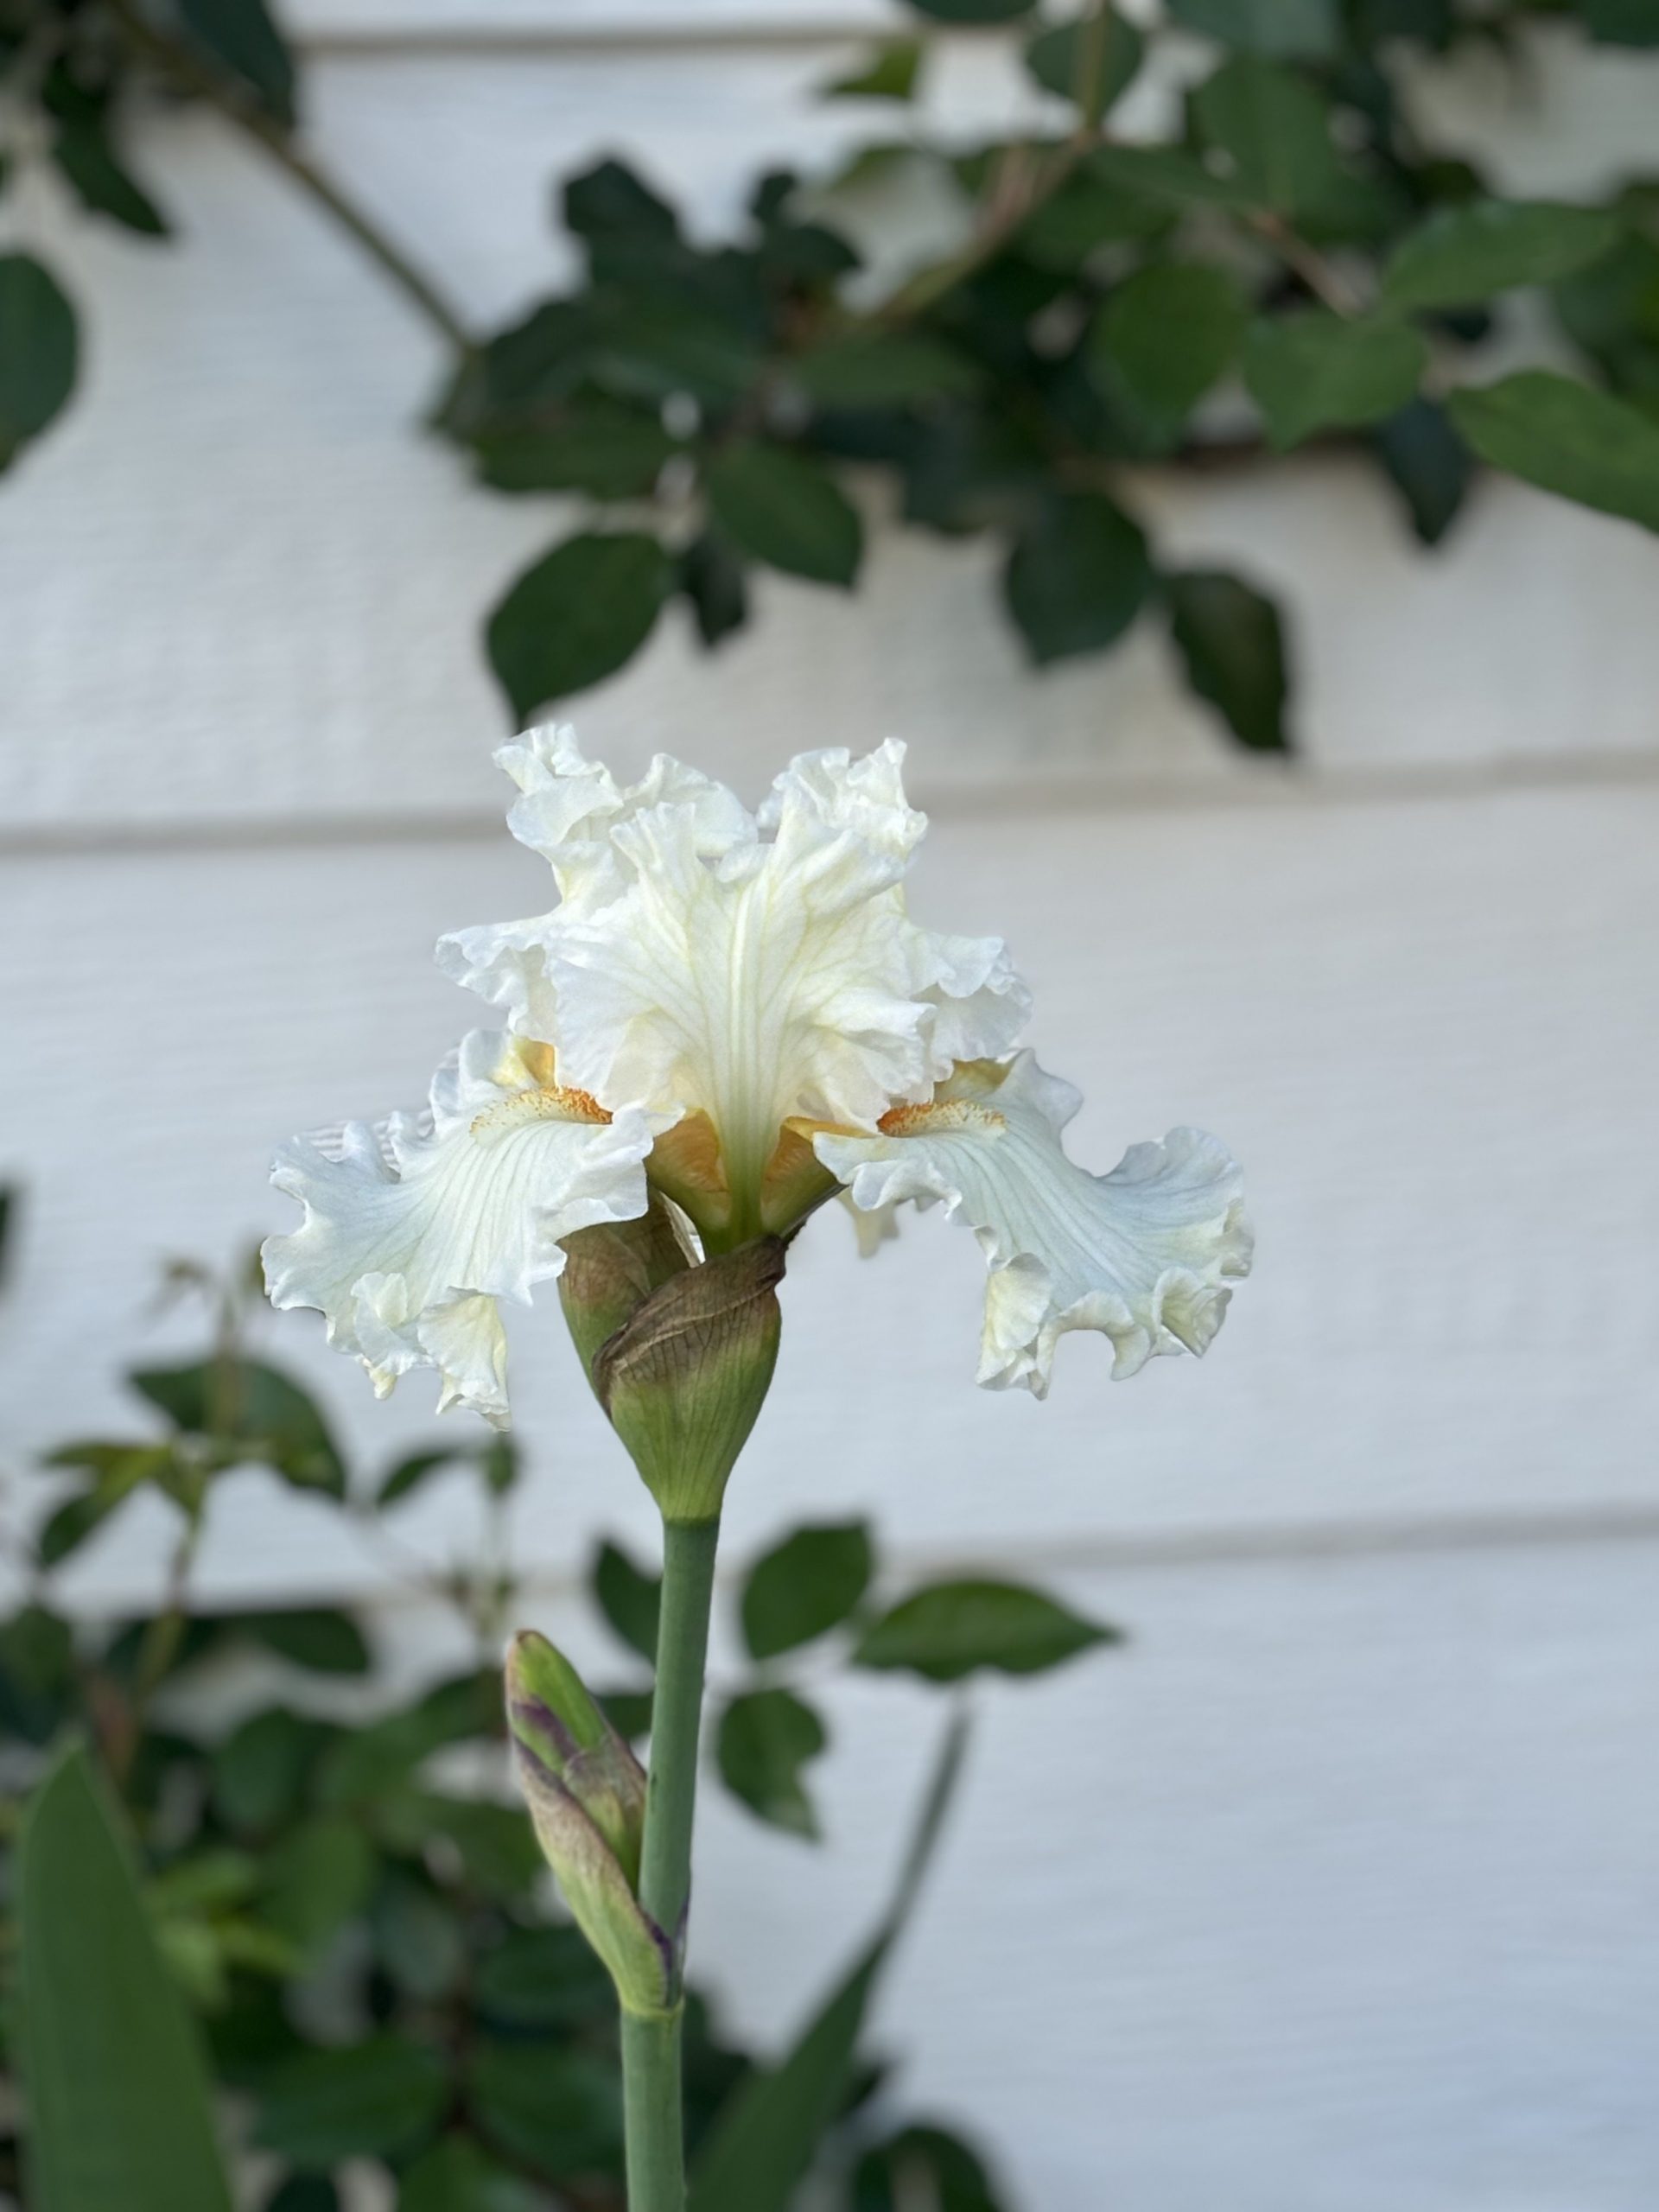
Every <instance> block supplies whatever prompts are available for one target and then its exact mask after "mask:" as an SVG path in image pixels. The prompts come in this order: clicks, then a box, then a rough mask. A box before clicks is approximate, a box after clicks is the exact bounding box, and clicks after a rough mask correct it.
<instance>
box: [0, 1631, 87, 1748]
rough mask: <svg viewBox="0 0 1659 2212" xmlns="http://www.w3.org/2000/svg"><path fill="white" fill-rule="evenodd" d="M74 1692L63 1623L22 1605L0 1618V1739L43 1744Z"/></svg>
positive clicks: (60, 1723) (70, 1646)
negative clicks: (8, 1616) (8, 1738)
mask: <svg viewBox="0 0 1659 2212" xmlns="http://www.w3.org/2000/svg"><path fill="white" fill-rule="evenodd" d="M74 1694H75V1647H74V1639H73V1637H72V1636H71V1634H70V1632H69V1624H68V1622H67V1621H65V1620H60V1618H58V1616H57V1614H55V1613H49V1612H48V1611H47V1610H46V1608H45V1607H44V1606H43V1605H24V1606H22V1608H21V1609H20V1610H19V1611H17V1612H15V1613H13V1614H12V1615H11V1617H10V1619H8V1620H6V1621H3V1622H0V1738H3V1737H7V1736H10V1737H16V1738H22V1741H23V1742H24V1743H26V1744H49V1743H50V1742H51V1740H52V1738H53V1737H54V1735H56V1733H57V1732H58V1730H59V1729H60V1727H61V1726H63V1723H64V1721H65V1720H66V1719H67V1718H68V1715H69V1712H70V1709H71V1704H72V1701H73V1697H74Z"/></svg>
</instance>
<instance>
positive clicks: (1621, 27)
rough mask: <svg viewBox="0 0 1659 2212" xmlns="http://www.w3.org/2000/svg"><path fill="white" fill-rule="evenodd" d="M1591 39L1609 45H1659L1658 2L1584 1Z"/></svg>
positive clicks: (1645, 0)
mask: <svg viewBox="0 0 1659 2212" xmlns="http://www.w3.org/2000/svg"><path fill="white" fill-rule="evenodd" d="M1582 4H1583V10H1584V19H1585V22H1586V23H1587V24H1588V26H1589V29H1590V35H1591V37H1592V38H1594V39H1599V40H1600V41H1602V42H1603V44H1604V45H1607V46H1659V0H1582Z"/></svg>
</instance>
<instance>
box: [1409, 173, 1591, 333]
mask: <svg viewBox="0 0 1659 2212" xmlns="http://www.w3.org/2000/svg"><path fill="white" fill-rule="evenodd" d="M1618 235H1619V223H1618V216H1617V215H1614V214H1612V213H1610V212H1609V211H1608V210H1607V209H1605V208H1602V207H1560V206H1557V205H1555V204H1554V203H1552V202H1550V201H1548V200H1469V201H1466V202H1465V204H1464V205H1463V206H1461V207H1439V208H1436V210H1435V211H1434V213H1433V214H1432V215H1431V216H1429V218H1428V219H1427V221H1426V222H1424V223H1423V224H1421V226H1420V227H1419V228H1418V229H1416V230H1414V231H1413V232H1412V233H1411V234H1410V236H1409V237H1408V238H1402V240H1401V242H1400V244H1399V245H1397V246H1396V247H1395V250H1394V252H1393V254H1392V255H1391V257H1389V265H1388V268H1387V270H1386V271H1385V272H1384V275H1383V302H1384V304H1385V305H1387V306H1389V307H1391V308H1455V307H1462V306H1464V305H1465V304H1466V303H1467V302H1471V301H1475V300H1490V299H1491V298H1492V297H1493V296H1494V295H1495V294H1497V293H1498V292H1507V291H1510V290H1512V289H1514V287H1515V286H1516V285H1518V284H1553V283H1555V282H1556V281H1557V279H1558V278H1560V277H1570V276H1571V275H1572V274H1573V271H1574V270H1578V269H1582V268H1584V267H1586V265H1587V264H1589V263H1591V262H1592V261H1595V260H1598V259H1599V257H1601V256H1602V255H1603V254H1604V253H1605V252H1606V251H1608V249H1609V247H1611V245H1614V244H1615V243H1616V242H1617V240H1618Z"/></svg>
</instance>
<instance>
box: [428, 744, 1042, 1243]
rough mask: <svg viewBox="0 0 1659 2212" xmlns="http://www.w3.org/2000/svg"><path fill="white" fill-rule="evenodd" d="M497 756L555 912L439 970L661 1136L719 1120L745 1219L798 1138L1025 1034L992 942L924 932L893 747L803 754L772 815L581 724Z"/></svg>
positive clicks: (1016, 994) (912, 834) (460, 947)
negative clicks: (642, 767)
mask: <svg viewBox="0 0 1659 2212" xmlns="http://www.w3.org/2000/svg"><path fill="white" fill-rule="evenodd" d="M501 758H502V760H503V763H504V765H505V766H507V768H508V769H509V772H511V773H512V776H513V778H514V779H515V781H517V782H518V785H519V787H520V791H521V792H522V793H523V796H522V797H521V798H520V800H519V802H518V804H517V805H516V806H515V808H514V810H513V826H514V829H515V831H516V832H517V834H518V835H519V836H522V837H524V839H525V841H526V842H530V843H532V844H534V845H535V846H536V848H537V850H539V851H542V852H543V853H544V854H545V855H546V856H547V858H548V859H549V861H550V863H551V864H552V866H553V868H554V872H555V874H556V878H557V880H558V882H559V887H560V890H561V892H562V893H563V899H562V903H561V904H560V906H557V907H556V909H555V910H554V912H551V913H550V914H548V915H546V916H544V917H543V918H541V919H540V920H539V921H537V922H531V923H518V924H513V925H509V927H508V928H506V929H505V930H501V931H493V932H486V931H467V932H463V933H462V934H461V935H460V936H458V937H456V938H451V939H449V940H448V942H447V944H446V946H445V947H444V948H443V950H442V953H441V957H442V959H443V961H444V963H445V965H446V966H447V967H448V969H449V972H450V973H452V974H454V975H456V976H459V977H460V979H461V980H462V981H464V982H467V983H469V984H471V985H472V987H473V988H475V989H479V990H480V991H482V992H483V993H484V995H486V996H487V997H490V998H493V1000H494V1001H496V1002H497V1003H498V1004H501V1005H504V1006H506V1007H509V1008H510V1009H511V1014H510V1018H511V1020H512V1022H513V1024H514V1027H517V1028H520V1029H523V1030H525V1031H527V1032H529V1033H532V1034H536V1035H540V1036H544V1037H547V1038H550V1039H552V1040H553V1041H555V1042H556V1045H557V1047H558V1054H559V1065H560V1068H561V1071H563V1074H564V1076H565V1077H566V1079H567V1080H569V1081H570V1082H573V1083H576V1084H581V1085H582V1087H583V1088H584V1089H585V1090H589V1091H591V1092H592V1093H593V1094H594V1096H595V1097H597V1098H600V1099H602V1100H604V1101H605V1102H606V1103H607V1104H608V1105H613V1106H620V1105H622V1104H625V1103H628V1104H638V1105H640V1106H643V1107H645V1108H646V1109H648V1110H649V1111H650V1112H651V1113H652V1116H653V1117H654V1118H655V1121H656V1125H657V1126H658V1128H661V1127H663V1126H664V1125H665V1124H666V1122H668V1121H669V1120H670V1119H671V1118H673V1117H677V1116H688V1117H689V1116H697V1115H702V1116H706V1117H707V1121H708V1123H709V1127H710V1128H711V1129H712V1130H713V1132H714V1133H715V1139H716V1141H717V1146H718V1157H719V1161H720V1167H721V1174H722V1176H723V1178H724V1182H725V1186H726V1196H725V1203H726V1204H727V1205H728V1206H735V1208H736V1209H737V1211H738V1212H739V1213H740V1214H741V1213H743V1212H744V1211H747V1213H748V1214H749V1215H751V1216H753V1213H754V1209H755V1206H756V1205H757V1203H758V1199H757V1194H758V1193H759V1192H760V1187H761V1182H762V1178H763V1176H764V1174H765V1172H766V1166H767V1163H768V1161H769V1160H771V1158H772V1154H773V1152H774V1151H775V1149H776V1148H777V1147H778V1145H779V1142H780V1141H781V1139H782V1135H783V1129H784V1124H785V1122H788V1121H790V1120H791V1118H795V1117H800V1118H804V1119H806V1120H810V1121H815V1122H834V1123H836V1124H839V1125H841V1126H842V1127H850V1128H860V1129H867V1130H874V1128H875V1127H876V1124H877V1122H879V1120H880V1116H881V1115H882V1114H883V1113H884V1112H885V1111H886V1109H887V1108H888V1107H889V1106H890V1105H891V1104H892V1103H893V1101H894V1100H895V1099H920V1098H925V1097H926V1096H929V1095H930V1094H931V1090H932V1088H933V1086H934V1085H935V1084H937V1083H938V1081H939V1080H940V1079H941V1078H942V1077H944V1076H946V1075H948V1074H949V1072H950V1068H951V1066H952V1065H954V1064H955V1063H956V1062H957V1060H958V1059H961V1058H969V1057H973V1056H975V1055H976V1054H985V1053H993V1052H1001V1051H1003V1050H1005V1049H1006V1048H1007V1046H1009V1045H1010V1044H1011V1043H1012V1042H1013V1040H1014V1037H1015V1036H1016V1035H1017V1034H1018V1032H1019V1030H1020V1027H1021V1026H1022V1025H1023V1023H1024V1020H1025V1018H1026V1014H1027V1003H1028V1002H1027V995H1026V992H1025V989H1024V987H1023V985H1022V984H1021V983H1020V981H1019V978H1018V977H1017V976H1015V974H1014V969H1013V967H1012V965H1011V964H1010V963H1009V961H1008V958H1007V953H1006V951H1005V950H1004V948H1003V947H1002V945H1001V943H1000V941H999V940H997V939H995V938H956V937H947V936H943V935H940V934H938V933H937V932H935V931H928V930H924V929H920V928H918V926H917V925H915V924H914V923H913V922H912V921H911V919H910V918H909V916H908V913H907V912H906V902H905V889H904V878H905V874H906V870H907V868H908V867H909V864H910V860H911V856H912V853H913V852H914V849H915V847H916V845H917V843H918V841H919V839H920V837H921V836H922V834H923V832H924V830H925V827H926V823H925V817H923V816H922V815H920V814H918V813H917V812H916V811H915V810H913V809H912V807H911V806H910V805H909V804H907V803H906V798H905V795H904V788H903V783H902V778H901V773H900V771H901V764H902V761H903V747H900V746H899V745H896V744H892V743H889V744H887V745H884V746H882V747H880V748H878V750H877V751H875V752H874V753H870V754H869V755H868V756H867V757H866V758H864V759H862V760H853V759H852V758H851V757H850V756H849V753H846V752H845V751H844V750H839V749H838V750H834V751H827V752H822V753H804V754H803V755H801V756H800V758H799V759H798V760H795V761H794V762H792V763H791V766H789V768H787V769H786V770H785V772H784V773H783V774H782V775H781V776H779V779H778V780H777V783H776V784H775V785H774V787H773V790H772V794H771V796H770V797H769V798H767V799H766V802H765V804H763V805H762V807H761V808H760V810H759V814H758V816H751V815H749V814H748V813H747V811H746V810H744V809H743V808H742V807H741V805H739V804H738V802H737V801H736V800H735V799H734V798H733V797H732V795H731V793H730V792H729V791H724V790H723V789H722V788H721V786H720V785H715V784H712V783H710V782H709V780H708V779H706V778H704V777H702V776H699V775H696V774H695V773H694V772H691V771H690V770H688V769H685V768H683V767H682V766H679V764H678V763H677V762H674V761H671V760H666V759H664V758H661V757H659V758H658V760H655V761H653V762H652V766H651V768H650V769H649V770H648V771H647V772H646V774H645V777H644V778H643V779H641V781H640V782H639V783H638V784H636V785H632V786H630V787H628V788H626V789H623V788H621V787H620V786H618V785H616V784H615V782H614V781H613V779H611V778H610V777H609V776H608V775H607V773H606V772H605V771H603V770H602V769H596V768H594V767H593V766H590V764H588V762H587V761H586V760H583V759H582V755H581V753H579V752H578V751H577V750H576V748H575V742H574V741H573V740H572V739H571V738H570V736H569V733H568V732H566V731H555V732H548V731H533V732H531V734H530V735H529V736H528V737H527V738H525V739H524V740H522V741H519V742H518V745H516V746H513V747H506V748H505V751H504V753H503V754H502V756H501ZM713 1211H718V1209H717V1208H715V1209H714V1210H713ZM705 1218H707V1217H705ZM747 1225H748V1227H749V1228H750V1229H752V1228H753V1225H754V1223H753V1219H751V1220H750V1221H749V1223H748V1224H747Z"/></svg>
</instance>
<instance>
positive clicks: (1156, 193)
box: [1086, 146, 1249, 209]
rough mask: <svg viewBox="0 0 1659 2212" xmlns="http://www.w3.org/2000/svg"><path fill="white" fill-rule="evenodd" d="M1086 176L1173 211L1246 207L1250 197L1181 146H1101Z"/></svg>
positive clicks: (1094, 154) (1089, 162)
mask: <svg viewBox="0 0 1659 2212" xmlns="http://www.w3.org/2000/svg"><path fill="white" fill-rule="evenodd" d="M1086 174H1087V175H1090V176H1091V177H1093V178H1095V179H1096V180H1097V181H1099V182H1100V183H1102V184H1111V185H1116V187H1117V188H1118V189H1119V190H1120V191H1122V192H1128V193H1132V194H1135V195H1137V196H1138V197H1139V198H1141V199H1142V200H1160V201H1162V202H1163V203H1164V204H1165V205H1166V206H1167V207H1173V208H1179V209H1185V208H1189V207H1248V206H1249V194H1247V193H1246V192H1245V191H1244V189H1243V186H1242V185H1241V184H1240V183H1239V182H1238V181H1236V179H1234V178H1232V177H1230V176H1218V175H1217V174H1216V173H1215V171H1214V170H1213V169H1211V168H1206V167H1205V164H1204V163H1203V162H1201V161H1199V160H1198V157H1197V156H1196V155H1193V154H1189V153H1187V152H1185V150H1184V149H1182V148H1180V147H1179V146H1101V147H1097V148H1096V150H1095V151H1094V152H1093V153H1092V154H1091V155H1090V156H1089V160H1088V164H1087V170H1086Z"/></svg>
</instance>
